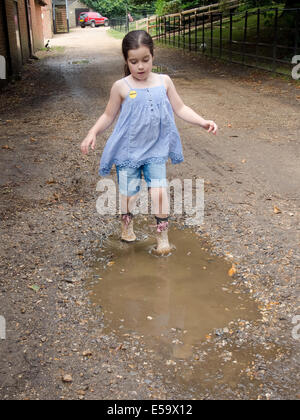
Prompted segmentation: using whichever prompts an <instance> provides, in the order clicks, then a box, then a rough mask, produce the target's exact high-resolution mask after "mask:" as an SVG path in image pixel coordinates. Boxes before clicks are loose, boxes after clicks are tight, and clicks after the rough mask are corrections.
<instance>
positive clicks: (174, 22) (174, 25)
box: [173, 16, 176, 47]
mask: <svg viewBox="0 0 300 420" xmlns="http://www.w3.org/2000/svg"><path fill="white" fill-rule="evenodd" d="M175 29H176V17H175V16H174V17H173V46H174V47H175V39H176V37H175Z"/></svg>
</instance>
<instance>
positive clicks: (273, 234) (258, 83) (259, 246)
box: [0, 28, 300, 399]
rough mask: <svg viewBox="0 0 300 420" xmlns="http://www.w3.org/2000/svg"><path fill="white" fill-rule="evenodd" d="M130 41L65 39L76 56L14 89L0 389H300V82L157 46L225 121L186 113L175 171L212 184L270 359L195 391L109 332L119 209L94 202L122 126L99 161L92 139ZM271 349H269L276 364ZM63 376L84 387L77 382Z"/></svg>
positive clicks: (1, 185)
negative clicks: (109, 256) (107, 301)
mask: <svg viewBox="0 0 300 420" xmlns="http://www.w3.org/2000/svg"><path fill="white" fill-rule="evenodd" d="M120 44H121V41H118V40H115V39H113V38H110V37H108V36H107V34H106V30H105V29H103V28H99V29H96V30H93V29H85V30H81V29H80V28H79V29H76V30H75V31H72V32H71V33H70V34H66V35H58V36H55V38H54V40H53V41H52V43H51V46H55V45H62V46H65V47H66V48H65V51H64V53H62V52H60V53H56V52H50V53H40V58H41V60H40V61H39V62H34V63H32V64H29V65H27V67H26V71H25V73H24V78H23V80H22V81H21V82H18V83H17V84H15V85H11V86H9V87H8V88H7V89H6V90H5V92H2V93H1V97H0V112H1V114H0V125H1V134H0V149H1V154H0V157H1V159H0V170H1V180H0V194H1V203H0V214H1V228H0V229H1V239H2V240H1V244H0V249H1V260H0V287H1V289H0V292H1V294H0V308H1V309H0V315H2V316H4V317H5V319H6V322H7V339H6V340H2V341H0V397H1V398H2V399H42V398H43V399H61V398H71V399H76V398H80V399H83V398H87V399H118V398H121V399H127V398H129V399H148V398H150V399H153V398H170V399H173V398H177V399H180V398H198V399H200V398H208V399H212V398H228V399H230V398H241V399H246V398H261V399H278V398H279V399H284V398H287V399H290V398H291V399H297V398H299V388H298V384H299V353H298V350H299V341H297V340H295V339H293V338H292V329H293V327H294V325H293V324H292V319H293V317H294V316H295V315H297V314H299V309H298V307H297V293H296V292H297V290H296V287H297V284H296V270H297V268H299V261H297V245H299V244H297V242H298V240H299V230H297V226H299V213H298V209H299V175H300V169H299V132H300V122H299V94H300V90H299V84H298V85H297V83H296V82H294V81H290V82H287V81H285V80H282V79H279V78H272V77H271V76H269V75H265V74H263V73H259V72H258V71H253V70H249V69H246V68H244V67H234V68H230V66H229V65H224V64H218V63H214V62H212V61H210V60H208V59H204V58H201V57H195V56H194V55H193V54H188V53H183V52H179V51H178V50H172V49H169V48H157V49H156V59H155V64H157V65H161V66H165V67H167V69H168V73H169V74H170V75H171V77H172V78H173V80H174V83H175V85H176V87H177V90H178V92H179V94H180V95H181V97H182V98H183V100H184V102H185V103H186V104H187V105H189V106H191V107H192V108H193V109H194V110H195V111H197V112H199V113H200V114H201V115H202V116H203V117H204V118H207V119H213V120H214V121H216V122H217V124H218V126H219V134H218V136H216V137H215V136H212V135H209V134H206V133H205V132H204V131H203V130H201V129H198V128H196V127H194V126H191V125H188V124H186V123H184V122H183V121H180V120H177V123H178V128H179V131H180V134H181V138H182V143H183V148H184V156H185V161H184V162H183V163H182V164H180V165H174V166H173V165H171V164H169V165H168V178H169V179H172V178H181V179H184V178H191V177H198V178H204V180H205V223H204V225H202V226H201V227H200V228H199V229H198V232H200V233H201V234H202V236H203V237H205V238H207V239H208V240H209V241H210V242H211V244H212V246H213V249H214V253H215V254H217V255H227V257H228V259H229V260H233V261H234V262H235V263H236V264H237V267H238V274H237V278H236V282H237V287H238V286H240V287H244V286H246V288H247V290H248V292H249V294H250V295H251V296H252V297H253V299H256V300H257V301H258V302H259V305H260V309H261V311H262V319H261V320H260V321H259V322H257V323H256V324H255V325H252V326H251V327H250V329H249V331H248V333H247V335H246V336H244V338H243V339H244V345H245V346H246V348H247V346H248V348H251V349H252V350H253V351H254V354H255V355H256V358H255V357H254V356H253V364H250V367H249V369H250V373H251V374H248V373H249V371H248V373H245V372H244V374H241V380H240V383H242V384H243V386H242V387H237V386H234V385H230V384H227V385H226V386H221V385H220V386H219V387H218V386H216V387H215V388H214V389H211V388H209V387H208V388H206V389H205V387H204V389H203V392H201V393H198V394H197V395H195V394H194V393H192V391H191V390H189V388H188V386H186V387H185V388H181V387H178V386H177V383H176V380H174V381H172V380H170V379H168V380H167V381H166V380H165V377H164V376H163V375H160V374H159V373H158V371H156V370H155V369H156V365H155V363H154V362H153V364H151V363H150V364H149V366H148V367H147V368H145V367H144V366H143V362H144V360H143V358H142V356H141V357H138V356H135V355H134V353H132V352H131V351H130V350H129V349H128V351H120V350H118V349H120V343H119V342H116V340H115V338H114V337H113V336H111V337H110V336H103V334H102V333H101V331H102V329H101V314H98V315H97V314H96V313H95V312H94V311H93V307H92V306H90V305H88V294H87V291H86V289H85V288H84V282H83V280H84V279H85V277H86V275H87V272H88V270H89V267H90V266H91V264H92V261H93V255H94V249H95V248H96V247H97V246H98V245H99V243H100V242H101V240H102V239H104V238H105V237H106V236H107V235H109V234H110V233H112V232H114V231H115V229H119V222H118V221H117V220H116V219H114V218H106V219H104V218H99V216H98V215H97V213H96V211H95V201H96V198H97V192H96V183H97V181H98V176H97V169H98V164H99V159H100V155H101V150H102V149H103V146H104V145H105V142H106V139H107V138H108V136H109V134H110V131H108V132H107V133H105V135H103V136H101V137H100V138H99V139H98V147H97V150H96V152H95V154H90V155H89V156H88V157H84V158H83V157H82V156H81V155H80V150H79V144H80V142H81V140H82V139H83V138H84V136H85V134H86V133H87V131H88V129H89V128H90V127H91V126H92V124H93V123H94V122H95V121H96V119H97V118H98V116H99V115H100V114H101V113H102V112H103V110H104V108H105V105H106V102H107V99H108V95H109V91H110V87H111V85H112V83H113V82H114V81H115V80H117V79H119V78H121V77H122V69H123V61H122V57H121V54H120ZM83 60H88V63H87V62H84V61H83ZM114 177H115V173H113V175H112V178H114ZM274 206H276V207H277V208H279V209H280V212H278V213H275V212H274ZM32 286H34V287H33V288H32ZM36 286H37V287H36ZM34 289H35V290H34ZM297 310H298V312H297ZM233 337H235V336H233ZM217 339H218V337H216V338H215V340H217ZM213 344H217V342H214V343H213ZM137 346H138V345H137ZM259 349H260V350H259ZM262 349H263V350H262ZM84 351H88V354H87V353H86V355H85V356H84V355H83V352H84ZM260 351H261V353H262V354H264V352H265V351H267V352H268V351H269V352H270V354H269V355H268V361H267V362H266V361H263V355H262V356H261V358H258V357H257V355H258V354H259V352H260ZM257 360H260V363H257ZM261 365H263V366H264V368H263V369H262V368H261ZM141 366H142V367H141ZM251 369H252V370H251ZM132 371H134V374H132ZM262 372H263V373H262ZM173 373H174V372H171V373H168V375H169V376H168V378H170V377H172V375H173ZM64 374H71V375H72V378H73V382H72V384H64V383H63V382H62V380H61V377H62V376H63V375H64ZM252 374H253V380H254V381H256V382H255V385H253V382H251V381H252V379H251V375H252ZM212 375H213V373H212ZM145 377H147V378H148V382H147V381H145V380H144V379H145ZM149 378H150V379H151V381H150V384H149V380H150V379H149Z"/></svg>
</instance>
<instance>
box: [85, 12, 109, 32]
mask: <svg viewBox="0 0 300 420" xmlns="http://www.w3.org/2000/svg"><path fill="white" fill-rule="evenodd" d="M79 25H80V26H81V27H82V28H85V27H86V26H90V27H91V28H95V27H96V26H100V25H104V26H108V25H109V20H108V18H107V17H104V16H101V15H100V13H96V12H82V13H80V15H79Z"/></svg>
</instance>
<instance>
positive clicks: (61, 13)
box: [53, 0, 94, 34]
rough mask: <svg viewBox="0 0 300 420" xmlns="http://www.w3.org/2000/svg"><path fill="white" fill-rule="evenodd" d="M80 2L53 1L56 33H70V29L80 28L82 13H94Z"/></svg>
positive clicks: (75, 0) (67, 0)
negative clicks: (79, 22)
mask: <svg viewBox="0 0 300 420" xmlns="http://www.w3.org/2000/svg"><path fill="white" fill-rule="evenodd" d="M93 11H94V10H93V9H91V8H89V7H87V6H86V4H84V3H82V2H81V1H80V0H53V21H54V32H55V33H56V34H57V33H65V32H69V30H70V28H75V27H76V26H78V18H79V15H80V13H81V12H93Z"/></svg>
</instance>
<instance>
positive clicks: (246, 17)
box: [242, 10, 248, 64]
mask: <svg viewBox="0 0 300 420" xmlns="http://www.w3.org/2000/svg"><path fill="white" fill-rule="evenodd" d="M247 25H248V10H246V13H245V24H244V42H243V56H242V63H243V64H244V63H245V49H246V41H247Z"/></svg>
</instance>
